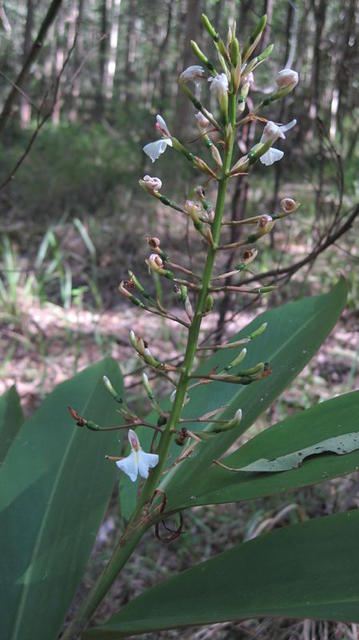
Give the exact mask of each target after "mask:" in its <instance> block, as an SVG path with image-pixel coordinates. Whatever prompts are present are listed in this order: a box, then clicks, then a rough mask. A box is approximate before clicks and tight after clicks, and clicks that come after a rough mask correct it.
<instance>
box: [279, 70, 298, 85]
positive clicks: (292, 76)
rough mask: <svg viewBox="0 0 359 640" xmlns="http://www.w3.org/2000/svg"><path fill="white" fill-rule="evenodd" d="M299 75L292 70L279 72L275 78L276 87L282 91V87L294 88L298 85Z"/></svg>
mask: <svg viewBox="0 0 359 640" xmlns="http://www.w3.org/2000/svg"><path fill="white" fill-rule="evenodd" d="M298 81H299V75H298V73H297V72H296V71H294V70H293V69H282V71H279V73H278V75H277V77H276V83H277V86H278V87H279V88H280V89H282V88H283V87H291V88H292V89H294V87H295V86H296V85H297V84H298Z"/></svg>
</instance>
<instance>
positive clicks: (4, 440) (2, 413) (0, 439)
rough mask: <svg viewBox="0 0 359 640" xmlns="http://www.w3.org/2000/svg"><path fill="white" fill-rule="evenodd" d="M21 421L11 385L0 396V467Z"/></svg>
mask: <svg viewBox="0 0 359 640" xmlns="http://www.w3.org/2000/svg"><path fill="white" fill-rule="evenodd" d="M23 422H24V414H23V412H22V409H21V405H20V399H19V396H18V394H17V391H16V389H15V387H11V388H10V389H9V390H8V391H6V392H5V393H4V394H3V395H2V396H1V398H0V467H1V465H2V463H3V462H4V460H5V457H6V454H7V452H8V450H9V449H10V447H11V445H12V443H13V440H14V438H15V436H16V434H17V433H18V431H19V429H20V427H21V425H22V423H23Z"/></svg>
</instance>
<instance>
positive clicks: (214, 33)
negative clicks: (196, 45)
mask: <svg viewBox="0 0 359 640" xmlns="http://www.w3.org/2000/svg"><path fill="white" fill-rule="evenodd" d="M202 22H203V24H204V26H205V28H206V29H207V31H208V33H209V35H210V36H211V38H213V40H214V42H218V40H219V36H218V33H217V31H216V30H215V28H214V26H213V25H212V24H211V22H210V21H209V19H208V18H207V16H206V14H205V13H202Z"/></svg>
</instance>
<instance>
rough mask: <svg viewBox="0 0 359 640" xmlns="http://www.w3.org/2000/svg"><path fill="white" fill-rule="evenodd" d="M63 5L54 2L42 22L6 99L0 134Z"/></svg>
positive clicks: (56, 1)
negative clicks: (19, 89) (19, 90)
mask: <svg viewBox="0 0 359 640" xmlns="http://www.w3.org/2000/svg"><path fill="white" fill-rule="evenodd" d="M61 4H62V0H52V2H51V5H50V7H49V10H48V12H47V14H46V16H45V18H44V20H43V22H42V25H41V27H40V29H39V32H38V34H37V37H36V40H35V42H34V43H33V45H32V47H31V49H30V51H29V54H28V56H27V58H26V60H25V62H24V64H23V66H22V69H21V71H20V73H19V74H18V76H17V78H16V80H15V82H14V84H13V87H12V89H11V90H10V92H9V95H8V97H7V98H6V101H5V104H4V106H3V110H2V112H1V114H0V134H1V133H2V132H3V130H4V128H5V125H6V123H7V121H8V118H9V116H10V114H11V111H12V107H13V105H14V103H15V100H16V97H17V95H18V88H17V87H20V88H21V87H22V85H23V82H24V80H25V79H26V78H27V76H28V73H29V71H30V69H31V67H32V65H33V63H34V62H35V60H36V58H37V57H38V55H39V53H40V51H41V47H42V45H43V43H44V39H45V38H46V34H47V32H48V30H49V28H50V26H51V25H52V23H53V21H54V20H55V18H56V15H57V13H58V11H59V9H60V7H61Z"/></svg>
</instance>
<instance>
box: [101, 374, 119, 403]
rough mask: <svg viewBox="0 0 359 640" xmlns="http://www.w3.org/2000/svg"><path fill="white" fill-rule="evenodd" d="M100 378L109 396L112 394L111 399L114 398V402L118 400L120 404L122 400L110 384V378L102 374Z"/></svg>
mask: <svg viewBox="0 0 359 640" xmlns="http://www.w3.org/2000/svg"><path fill="white" fill-rule="evenodd" d="M102 380H103V383H104V385H105V389H106V391H108V393H109V394H110V396H112V397H113V399H114V400H116V402H119V403H120V404H122V402H123V400H122V398H121V396H120V395H119V394H118V393H117V391H116V389H114V387H113V386H112V384H111V380H110V379H109V378H108V377H107V376H103V378H102Z"/></svg>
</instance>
